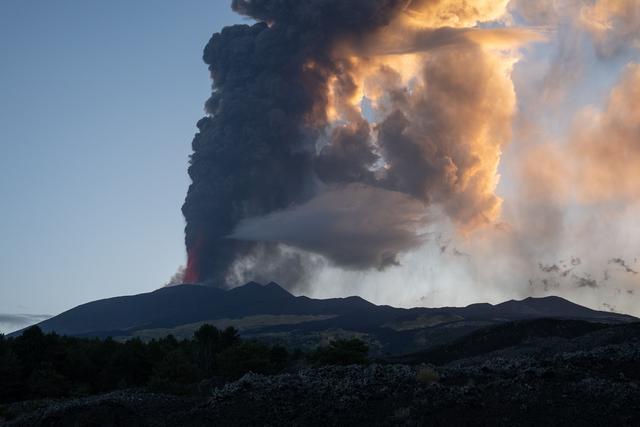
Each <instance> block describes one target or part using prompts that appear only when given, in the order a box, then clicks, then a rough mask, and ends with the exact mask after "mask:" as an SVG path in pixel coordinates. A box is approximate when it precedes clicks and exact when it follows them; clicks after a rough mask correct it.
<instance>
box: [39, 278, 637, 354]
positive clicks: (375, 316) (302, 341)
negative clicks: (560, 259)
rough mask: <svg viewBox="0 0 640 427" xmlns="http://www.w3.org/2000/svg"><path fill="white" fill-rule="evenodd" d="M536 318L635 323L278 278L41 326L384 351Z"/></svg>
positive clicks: (555, 305)
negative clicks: (425, 302) (348, 291)
mask: <svg viewBox="0 0 640 427" xmlns="http://www.w3.org/2000/svg"><path fill="white" fill-rule="evenodd" d="M538 318H556V319H574V320H584V321H589V322H599V323H626V322H629V321H633V320H635V318H633V317H631V316H626V315H621V314H616V313H609V312H602V311H596V310H591V309H588V308H586V307H582V306H580V305H577V304H574V303H572V302H570V301H567V300H564V299H562V298H559V297H552V296H551V297H545V298H527V299H524V300H521V301H514V300H511V301H507V302H504V303H501V304H497V305H491V304H486V303H483V304H472V305H469V306H467V307H442V308H411V309H403V308H394V307H390V306H378V305H375V304H372V303H370V302H368V301H366V300H364V299H362V298H359V297H348V298H333V299H312V298H308V297H304V296H298V297H296V296H293V295H291V294H290V293H289V292H287V291H286V290H284V289H283V288H282V287H280V286H279V285H278V284H276V283H269V284H267V285H264V286H263V285H260V284H258V283H254V282H250V283H248V284H246V285H244V286H240V287H237V288H234V289H230V290H222V289H218V288H213V287H206V286H197V285H179V286H174V287H167V288H162V289H158V290H156V291H154V292H149V293H143V294H139V295H132V296H122V297H115V298H108V299H103V300H98V301H93V302H90V303H87V304H83V305H80V306H78V307H75V308H73V309H71V310H68V311H66V312H64V313H62V314H59V315H58V316H55V317H52V318H50V319H48V320H45V321H43V322H41V323H39V326H40V328H41V329H42V330H43V331H45V332H49V331H55V332H57V333H58V334H64V335H73V336H96V337H106V336H112V337H114V338H116V339H119V340H124V339H127V338H128V337H140V338H143V339H151V338H157V337H161V336H165V335H168V334H173V335H174V336H176V337H177V338H188V337H190V336H191V335H192V334H193V331H194V330H196V329H197V328H198V327H199V326H200V325H202V324H203V323H211V324H214V325H216V326H218V327H226V326H234V327H236V328H238V329H239V330H240V333H241V335H242V336H244V337H245V338H257V339H260V340H262V341H267V342H270V343H278V344H284V345H287V346H289V347H299V348H305V349H310V348H314V347H315V346H317V345H318V344H322V343H326V342H327V341H330V340H331V339H334V338H347V337H358V338H360V339H363V340H364V341H366V342H368V344H369V345H370V347H371V348H372V351H373V353H374V354H377V355H379V356H382V355H389V354H403V353H410V352H414V351H419V350H425V349H428V348H432V347H436V346H440V345H445V344H448V343H452V342H454V341H455V340H456V339H459V338H461V337H463V336H466V335H467V334H469V333H471V332H473V331H476V330H478V329H480V328H484V327H487V326H492V325H499V324H502V323H505V322H510V321H515V320H525V319H538Z"/></svg>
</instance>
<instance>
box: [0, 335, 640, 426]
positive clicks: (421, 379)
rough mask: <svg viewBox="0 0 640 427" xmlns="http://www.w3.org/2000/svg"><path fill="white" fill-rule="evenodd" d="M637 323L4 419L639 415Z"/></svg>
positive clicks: (343, 420)
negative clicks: (441, 359) (431, 358)
mask: <svg viewBox="0 0 640 427" xmlns="http://www.w3.org/2000/svg"><path fill="white" fill-rule="evenodd" d="M638 328H639V327H638V325H635V326H634V325H628V326H623V327H618V328H617V329H615V328H614V329H604V330H597V331H594V332H591V333H588V334H585V335H581V336H578V337H545V338H539V337H538V338H531V339H529V340H527V341H525V342H521V343H519V344H518V345H517V346H511V347H508V348H502V349H498V350H494V351H491V352H488V353H485V354H481V355H474V356H473V357H463V358H460V359H457V360H453V361H449V362H447V363H444V364H442V365H440V366H434V365H425V364H416V365H406V364H384V363H382V364H381V363H378V364H372V365H369V366H346V367H341V366H332V367H323V368H317V369H313V368H303V369H301V370H298V371H296V372H292V373H287V374H281V375H276V376H262V375H255V374H248V375H245V376H244V377H243V378H241V379H240V380H238V381H236V382H233V383H229V384H226V385H223V386H220V387H217V388H214V387H213V386H212V387H211V388H210V389H208V390H204V392H203V393H200V395H197V396H172V395H164V394H156V393H150V392H147V391H144V390H129V391H121V392H115V393H109V394H105V395H101V396H94V397H88V398H83V399H71V400H63V401H39V402H22V403H17V404H12V405H6V406H4V407H0V417H4V424H5V425H9V426H66V425H82V426H84V425H113V426H116V425H128V426H176V425H185V426H199V425H324V426H326V425H447V426H451V425H454V426H455V425H572V426H575V425H585V426H586V425H590V426H591V425H604V424H607V425H616V426H618V425H640V334H639V333H638ZM476 339H477V337H476Z"/></svg>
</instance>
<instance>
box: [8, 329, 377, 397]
mask: <svg viewBox="0 0 640 427" xmlns="http://www.w3.org/2000/svg"><path fill="white" fill-rule="evenodd" d="M368 350H369V349H368V347H367V345H366V344H365V343H364V342H362V341H360V340H357V339H352V340H337V341H334V342H332V343H331V344H330V345H328V346H322V347H318V348H317V349H316V350H315V351H312V352H306V353H305V352H303V351H300V350H295V351H290V350H289V349H287V348H285V347H282V346H279V345H268V344H265V343H261V342H258V341H247V340H243V339H241V338H240V336H239V334H238V331H237V330H236V329H235V328H233V327H228V328H226V329H224V330H219V329H218V328H216V327H214V326H212V325H208V324H205V325H202V326H201V327H200V328H199V329H198V330H196V331H195V332H194V334H193V337H192V338H191V339H184V340H177V339H176V338H175V337H174V336H172V335H168V336H166V337H163V338H159V339H153V340H151V341H148V342H144V341H142V340H140V339H138V338H133V339H129V340H127V341H124V342H119V341H115V340H113V339H111V338H107V339H99V338H77V337H69V336H61V335H58V334H56V333H53V332H51V333H47V334H45V333H43V332H42V330H41V329H40V328H39V327H37V326H33V327H31V328H28V329H26V330H25V331H24V332H23V333H22V335H20V336H17V337H15V338H8V337H5V336H4V335H1V334H0V402H13V401H20V400H26V399H38V398H45V397H52V398H53V397H56V398H57V397H79V396H86V395H90V394H96V393H102V392H107V391H112V390H118V389H125V388H135V387H147V388H151V389H155V390H160V391H165V392H176V393H188V392H190V391H192V390H194V385H196V384H198V383H199V382H203V381H209V382H210V383H214V384H216V383H224V382H227V381H233V380H235V379H237V378H239V377H241V376H242V375H244V374H245V373H247V372H254V373H261V374H276V373H280V372H283V371H285V370H286V369H288V368H291V367H293V366H296V365H300V364H307V365H312V366H320V365H333V364H363V363H368V357H367V355H368Z"/></svg>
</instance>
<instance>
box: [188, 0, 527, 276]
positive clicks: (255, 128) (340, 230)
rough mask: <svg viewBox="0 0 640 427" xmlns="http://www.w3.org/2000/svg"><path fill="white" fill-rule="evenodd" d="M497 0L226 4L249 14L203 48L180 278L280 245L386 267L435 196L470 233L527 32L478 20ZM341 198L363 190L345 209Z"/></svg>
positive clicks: (221, 270) (491, 209)
mask: <svg viewBox="0 0 640 427" xmlns="http://www.w3.org/2000/svg"><path fill="white" fill-rule="evenodd" d="M505 5H506V2H505V1H482V2H477V4H474V5H471V4H469V3H468V2H459V1H445V0H441V1H426V0H413V1H411V0H359V1H350V2H344V1H341V0H318V1H310V0H309V1H297V0H296V1H293V0H263V1H258V0H252V1H249V0H235V1H233V3H232V7H233V9H234V10H236V11H237V12H239V13H241V14H243V15H246V16H249V17H251V18H253V19H255V20H257V21H259V23H257V24H255V25H253V26H247V25H243V26H233V27H228V28H225V29H223V30H222V32H220V33H219V34H214V36H213V37H212V39H211V40H210V41H209V43H208V45H207V47H206V48H205V52H204V60H205V62H206V63H207V64H209V69H210V71H211V76H212V78H213V82H214V86H213V94H212V96H211V98H210V99H209V100H208V101H207V104H206V108H207V112H208V113H209V115H208V116H207V117H205V118H204V119H202V120H201V121H200V122H199V123H198V128H199V133H198V134H197V135H196V137H195V138H194V141H193V150H194V153H193V155H192V158H191V166H190V168H189V175H190V177H191V179H192V181H193V183H192V185H191V186H190V188H189V192H188V194H187V198H186V201H185V204H184V206H183V213H184V215H185V218H186V221H187V226H186V245H187V251H188V255H189V260H188V263H187V270H186V272H185V275H184V280H185V281H204V282H211V283H214V284H218V285H221V284H224V283H225V282H226V281H228V280H229V274H230V273H231V272H232V271H237V265H236V264H237V263H240V264H246V260H247V259H251V260H256V257H258V256H259V254H260V253H266V252H265V249H264V248H265V246H266V247H269V248H270V250H271V252H276V253H277V252H279V251H282V250H283V248H282V247H281V244H286V245H289V246H294V247H297V248H300V249H303V250H305V251H309V252H313V253H316V254H321V255H323V256H324V257H326V258H327V259H328V260H329V261H330V262H332V263H335V264H337V265H341V266H343V267H347V268H355V269H368V268H378V269H379V268H384V267H386V266H388V265H392V264H397V257H398V255H399V254H400V253H403V252H406V251H407V250H409V249H411V248H414V247H416V246H417V245H418V244H419V243H420V242H421V240H422V237H421V233H420V230H419V229H420V226H421V225H422V226H423V225H425V223H426V222H427V218H428V215H427V212H428V209H429V208H430V207H431V206H441V207H442V209H443V212H444V213H445V214H446V215H448V216H449V217H451V218H452V219H453V221H454V222H455V223H457V224H459V226H460V227H461V228H462V229H464V230H472V229H474V228H476V227H478V226H481V225H483V224H489V223H491V222H492V221H494V220H495V219H496V218H497V216H498V214H499V209H500V199H499V198H498V197H497V196H496V195H495V191H494V190H495V187H496V184H497V166H498V162H499V158H500V153H501V149H502V147H503V146H504V145H505V144H506V143H507V142H508V139H509V130H510V125H509V122H510V118H511V115H512V113H513V109H514V106H515V97H514V91H513V87H512V85H511V81H510V79H509V72H510V69H511V66H512V64H513V62H514V59H513V58H514V50H515V46H517V45H519V44H521V43H522V42H525V41H530V40H532V39H535V38H537V35H535V33H534V32H531V31H525V30H522V31H520V30H517V29H516V30H513V29H506V28H502V29H501V28H496V29H491V28H475V25H476V24H477V23H478V22H480V21H488V20H493V19H496V18H498V17H499V16H501V15H502V14H503V13H504V11H505ZM485 44H486V46H485ZM490 45H496V46H499V47H500V48H501V49H502V51H501V52H497V51H494V50H492V49H491V48H490V47H488V46H490ZM408 64H411V67H410V68H407V67H406V66H407V65H408ZM470 69H473V70H474V72H473V73H470V72H469V70H470ZM364 101H367V102H369V103H370V105H371V112H370V113H371V114H372V115H374V116H375V118H374V117H366V114H365V112H364V111H363V105H362V104H363V102H364ZM327 185H328V186H329V187H331V189H330V190H327V189H326V186H327ZM349 198H354V199H357V200H362V203H360V204H359V205H358V206H354V207H352V208H350V209H349V208H347V209H342V208H341V207H340V204H342V203H344V201H346V200H348V199H349ZM383 210H386V211H387V212H385V213H381V212H382V211H383ZM347 223H353V224H356V223H359V227H352V228H348V229H347V228H345V227H344V224H347ZM367 224H368V226H367ZM238 227H239V228H238ZM313 227H316V231H315V232H309V229H310V228H313ZM236 228H237V230H236ZM234 230H235V231H234ZM258 242H261V243H259V244H258ZM267 252H268V251H267ZM268 258H270V259H271V261H272V262H277V260H273V259H272V258H273V257H272V256H268ZM234 263H236V264H234ZM261 264H262V263H260V262H253V261H252V265H261ZM254 274H260V273H259V271H257V270H256V271H255V272H254Z"/></svg>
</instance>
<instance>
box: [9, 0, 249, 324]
mask: <svg viewBox="0 0 640 427" xmlns="http://www.w3.org/2000/svg"><path fill="white" fill-rule="evenodd" d="M242 21H243V19H242V18H241V17H239V16H237V15H235V14H233V13H232V12H231V10H230V8H229V3H228V2H227V1H220V0H197V1H196V0H193V1H189V2H179V1H161V2H158V1H151V0H136V1H135V2H133V1H130V0H110V1H103V2H97V1H80V0H75V1H71V0H57V1H55V2H54V1H49V0H46V1H45V0H40V1H35V0H4V1H2V2H0V64H1V65H0V147H1V149H2V155H1V156H0V200H1V203H2V205H1V206H2V210H1V212H2V213H1V214H0V215H1V216H0V236H1V237H0V313H32V314H33V313H38V314H40V313H49V314H56V313H58V312H60V311H63V310H66V309H68V308H71V307H73V306H75V305H77V304H81V303H84V302H87V301H90V300H94V299H97V298H103V297H110V296H114V295H121V294H133V293H139V292H146V291H150V290H153V289H155V288H158V287H159V286H161V285H162V284H163V283H165V282H166V281H167V280H168V278H169V277H170V276H171V275H172V274H173V273H174V272H175V270H176V268H177V267H178V266H179V265H180V264H183V263H184V249H183V227H184V220H183V218H182V215H181V213H180V206H181V204H182V202H183V200H184V195H185V192H186V189H187V186H188V182H189V181H188V177H187V174H186V168H187V161H188V155H189V152H190V143H191V138H192V137H193V134H194V132H195V131H196V128H195V123H196V121H197V120H198V119H199V118H200V117H202V116H203V114H204V113H203V104H204V101H205V100H206V99H207V97H208V95H209V93H210V86H211V83H210V80H209V76H208V71H207V68H206V65H205V64H204V63H203V62H202V59H201V56H202V49H203V47H204V45H205V44H206V42H207V41H208V39H209V37H210V36H211V34H212V33H214V32H216V31H218V30H219V29H221V28H222V27H223V26H225V25H229V24H231V23H236V22H238V23H240V22H242ZM0 327H1V326H0Z"/></svg>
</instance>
